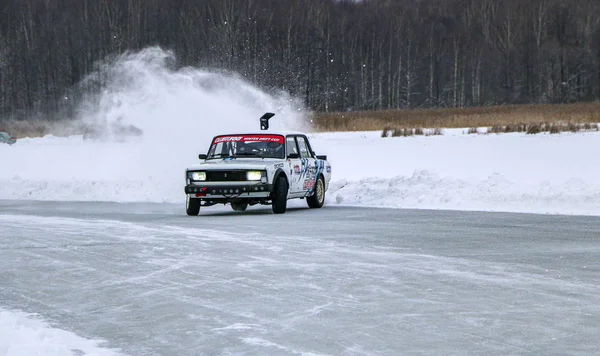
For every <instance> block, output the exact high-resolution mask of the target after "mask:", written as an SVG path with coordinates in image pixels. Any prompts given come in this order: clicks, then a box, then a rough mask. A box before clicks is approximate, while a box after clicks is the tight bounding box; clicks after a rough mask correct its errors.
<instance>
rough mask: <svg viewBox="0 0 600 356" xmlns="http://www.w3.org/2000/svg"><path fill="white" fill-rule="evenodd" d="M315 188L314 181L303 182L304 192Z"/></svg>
mask: <svg viewBox="0 0 600 356" xmlns="http://www.w3.org/2000/svg"><path fill="white" fill-rule="evenodd" d="M314 186H315V181H314V180H312V179H311V180H305V181H304V190H308V189H312V188H313V187H314Z"/></svg>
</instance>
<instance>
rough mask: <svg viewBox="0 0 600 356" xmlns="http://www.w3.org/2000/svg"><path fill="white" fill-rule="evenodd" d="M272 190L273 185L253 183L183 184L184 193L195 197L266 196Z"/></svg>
mask: <svg viewBox="0 0 600 356" xmlns="http://www.w3.org/2000/svg"><path fill="white" fill-rule="evenodd" d="M272 191H273V185H272V184H267V183H253V184H223V183H219V184H214V183H213V184H211V183H207V184H198V183H197V182H196V183H191V184H188V185H186V186H185V194H188V195H189V196H190V197H195V198H266V197H268V196H269V195H270V194H271V192H272Z"/></svg>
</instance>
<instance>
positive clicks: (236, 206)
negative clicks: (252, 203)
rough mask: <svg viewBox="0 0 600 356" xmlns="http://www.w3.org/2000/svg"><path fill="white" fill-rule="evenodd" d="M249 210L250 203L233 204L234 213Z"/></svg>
mask: <svg viewBox="0 0 600 356" xmlns="http://www.w3.org/2000/svg"><path fill="white" fill-rule="evenodd" d="M247 208H248V202H240V203H231V209H233V211H246V209H247Z"/></svg>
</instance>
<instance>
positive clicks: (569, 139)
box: [0, 49, 600, 355]
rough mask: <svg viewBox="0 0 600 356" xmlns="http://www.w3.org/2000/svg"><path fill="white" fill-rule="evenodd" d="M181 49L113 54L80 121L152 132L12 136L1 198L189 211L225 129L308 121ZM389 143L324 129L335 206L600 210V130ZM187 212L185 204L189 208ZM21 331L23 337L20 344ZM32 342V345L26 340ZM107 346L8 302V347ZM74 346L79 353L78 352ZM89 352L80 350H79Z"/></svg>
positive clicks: (31, 351)
mask: <svg viewBox="0 0 600 356" xmlns="http://www.w3.org/2000/svg"><path fill="white" fill-rule="evenodd" d="M169 60H170V54H168V53H166V52H163V51H161V50H159V49H148V50H145V51H142V52H140V53H137V54H128V55H125V56H123V57H121V58H120V59H118V60H117V61H116V62H114V63H107V65H106V66H105V67H103V69H102V70H103V71H104V72H101V73H96V74H94V75H92V76H90V78H88V80H94V78H95V77H94V76H95V75H96V76H97V75H100V76H102V77H103V78H106V77H108V78H113V81H112V82H110V81H109V83H108V84H107V87H106V89H105V90H103V91H102V92H101V93H98V95H97V96H96V97H94V98H92V99H91V100H90V101H89V102H88V103H86V105H85V106H83V107H81V108H80V110H79V112H80V116H81V117H80V122H85V123H88V124H94V125H99V126H100V127H110V126H111V125H112V124H113V123H116V122H119V123H123V124H126V125H129V124H131V125H135V126H136V127H138V128H140V129H142V130H143V131H144V134H143V136H142V137H141V138H137V139H133V140H125V141H124V142H122V140H118V139H115V137H109V139H108V141H90V140H84V139H83V137H82V136H72V137H54V136H47V137H43V138H22V139H20V140H19V141H18V143H17V144H15V145H13V146H8V145H0V164H2V169H1V170H0V199H29V200H62V201H115V202H173V203H181V204H182V206H183V203H184V195H183V184H184V169H185V167H186V166H188V165H191V164H194V163H196V162H197V154H198V153H204V152H206V150H207V148H208V143H209V141H210V138H211V137H212V136H213V135H216V134H219V133H233V132H239V131H257V129H258V121H257V119H258V117H259V116H260V115H262V114H263V113H264V112H266V111H273V112H275V113H276V114H277V116H275V118H274V119H273V120H272V126H273V127H274V128H276V129H293V130H298V129H300V130H302V129H305V128H306V125H305V124H304V121H303V117H304V116H305V115H303V114H302V110H301V109H299V107H300V106H299V105H297V103H296V102H295V101H294V100H292V99H291V98H289V97H287V96H286V95H284V94H277V95H269V94H267V93H265V92H263V91H260V90H258V89H256V88H254V87H253V86H251V85H250V84H248V83H247V82H245V81H244V80H242V79H240V78H237V77H236V76H234V75H223V74H218V73H213V72H210V71H202V70H197V69H189V68H188V69H183V70H177V71H174V70H172V69H169V66H168V62H169ZM465 131H466V130H444V135H442V136H432V137H408V138H381V137H380V132H352V133H312V134H310V138H311V142H312V144H313V146H314V147H313V148H314V149H315V151H316V152H317V153H318V154H327V155H328V157H329V160H330V161H331V163H332V166H333V179H332V183H331V186H330V189H329V191H328V193H327V202H326V203H327V204H328V205H359V206H370V207H393V208H417V209H421V208H423V209H452V210H482V211H506V212H529V213H542V214H546V213H551V214H581V215H600V181H599V180H598V177H600V165H599V164H598V163H597V162H596V157H597V152H599V151H600V133H597V132H586V133H577V134H571V133H562V134H558V135H549V134H539V135H526V134H518V133H514V134H502V135H494V134H492V135H467V134H465ZM182 211H183V210H182ZM15 340H17V342H15ZM18 340H23V342H19V341H18ZM97 345H98V342H96V341H88V340H84V339H80V338H79V337H77V336H75V335H72V334H69V333H66V332H62V331H60V330H55V329H52V327H51V326H49V325H47V324H46V323H44V322H43V321H41V320H38V319H37V318H35V317H32V316H31V315H28V314H24V313H22V312H19V311H8V310H2V309H0V355H68V354H74V355H77V354H86V355H111V354H114V352H113V351H112V350H107V349H102V348H99V347H98V346H97ZM65 350H67V351H65ZM68 350H79V351H68Z"/></svg>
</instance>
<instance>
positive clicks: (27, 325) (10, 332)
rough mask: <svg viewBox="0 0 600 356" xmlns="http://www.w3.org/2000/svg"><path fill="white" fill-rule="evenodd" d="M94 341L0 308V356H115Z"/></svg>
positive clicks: (28, 315) (25, 315)
mask: <svg viewBox="0 0 600 356" xmlns="http://www.w3.org/2000/svg"><path fill="white" fill-rule="evenodd" d="M100 343H101V342H100V341H98V340H87V339H83V338H81V337H79V336H77V335H75V334H73V333H71V332H68V331H64V330H60V329H55V328H52V327H50V326H49V325H48V323H46V322H45V321H43V320H41V319H39V318H37V317H36V316H35V315H31V314H25V313H22V312H18V311H7V310H4V309H1V308H0V355H3V356H41V355H43V356H53V355H56V356H68V355H73V356H76V355H87V356H117V355H120V353H118V352H117V351H115V350H111V349H106V348H101V347H99V344H100Z"/></svg>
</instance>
